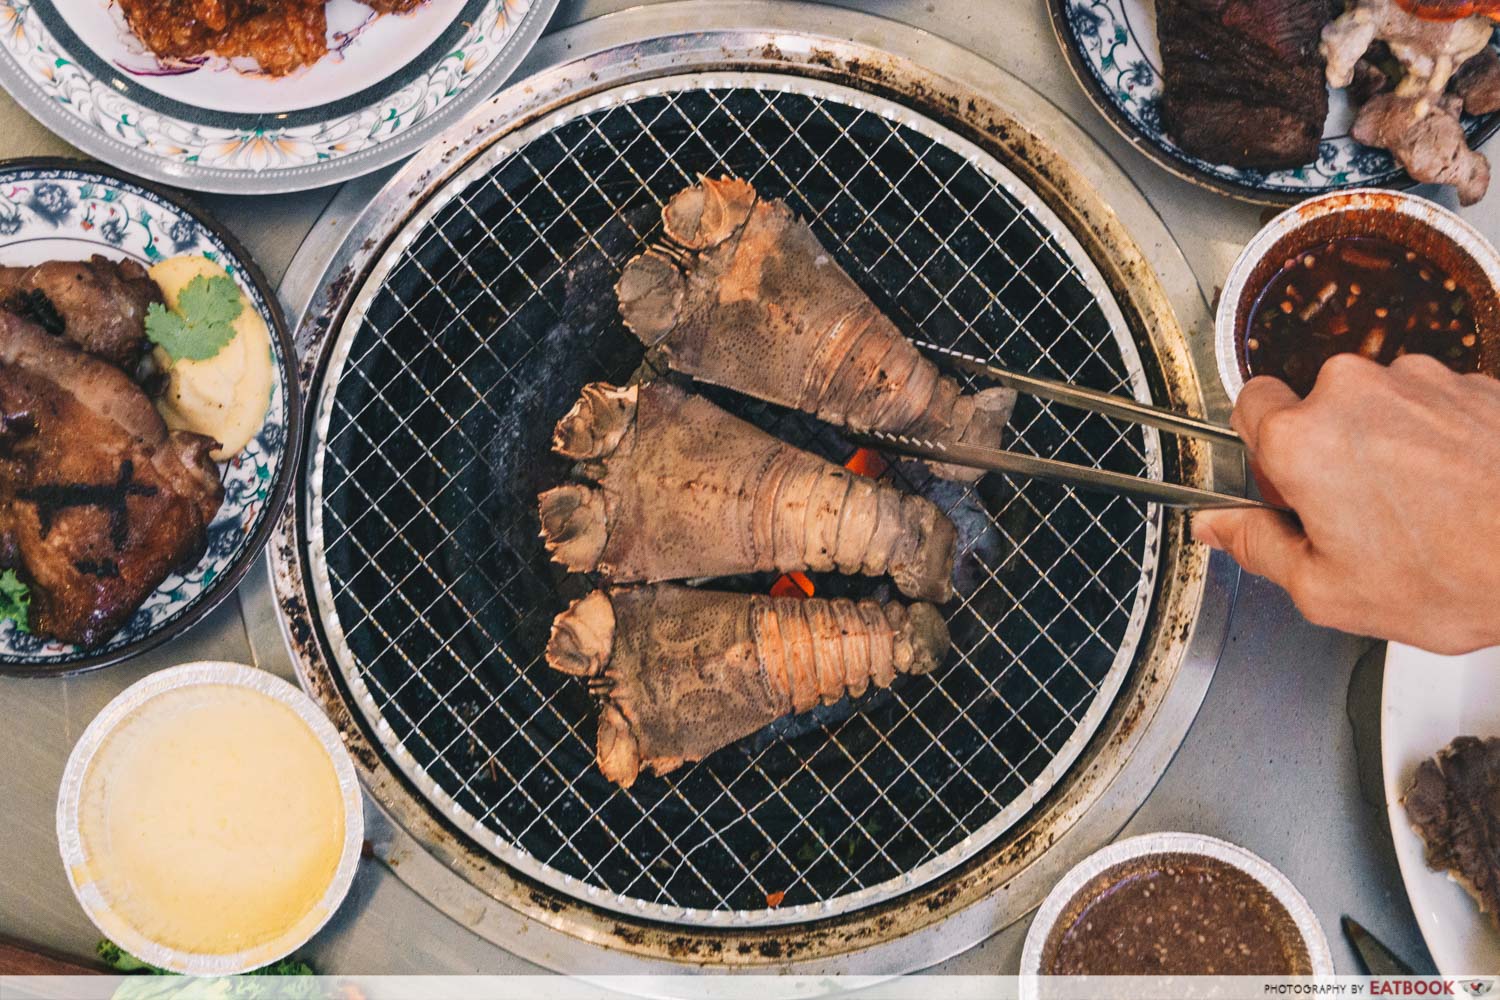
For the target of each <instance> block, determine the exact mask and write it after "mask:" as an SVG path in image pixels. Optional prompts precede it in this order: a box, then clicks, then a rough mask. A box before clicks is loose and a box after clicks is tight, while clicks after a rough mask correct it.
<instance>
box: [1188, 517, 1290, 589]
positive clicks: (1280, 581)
mask: <svg viewBox="0 0 1500 1000" xmlns="http://www.w3.org/2000/svg"><path fill="white" fill-rule="evenodd" d="M1193 538H1194V540H1196V541H1199V542H1202V543H1203V544H1204V545H1207V546H1209V547H1210V548H1214V549H1218V550H1220V551H1221V552H1228V553H1229V554H1230V556H1232V557H1233V558H1234V561H1235V562H1237V563H1239V564H1240V566H1241V567H1243V568H1244V570H1245V572H1247V573H1254V574H1255V575H1256V576H1263V577H1265V578H1266V579H1267V580H1270V581H1271V582H1272V583H1275V584H1277V585H1279V586H1280V587H1282V588H1283V589H1289V588H1290V585H1291V582H1292V579H1293V577H1294V576H1295V575H1296V573H1297V571H1298V569H1299V568H1300V567H1301V566H1302V565H1303V564H1304V563H1305V562H1306V561H1307V558H1308V555H1309V549H1308V545H1307V536H1306V535H1304V534H1303V533H1302V529H1301V528H1300V527H1298V526H1297V524H1296V522H1295V521H1293V520H1292V519H1291V518H1289V517H1287V516H1286V515H1284V514H1279V513H1277V512H1276V511H1272V510H1205V511H1199V512H1198V513H1196V514H1194V515H1193Z"/></svg>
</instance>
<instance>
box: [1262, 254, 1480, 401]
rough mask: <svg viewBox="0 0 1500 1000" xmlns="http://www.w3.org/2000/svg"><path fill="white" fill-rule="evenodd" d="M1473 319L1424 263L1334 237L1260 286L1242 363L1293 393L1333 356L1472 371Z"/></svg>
mask: <svg viewBox="0 0 1500 1000" xmlns="http://www.w3.org/2000/svg"><path fill="white" fill-rule="evenodd" d="M1474 312H1475V311H1474V303H1473V300H1472V298H1471V296H1470V295H1469V292H1468V290H1467V289H1465V288H1464V287H1463V286H1462V285H1460V284H1459V282H1458V281H1457V280H1455V278H1454V277H1453V276H1452V275H1450V274H1449V273H1448V272H1446V271H1444V270H1443V269H1442V268H1441V267H1439V266H1438V265H1437V264H1436V263H1434V262H1433V261H1432V260H1431V259H1430V258H1428V257H1426V256H1424V255H1422V254H1420V253H1417V252H1416V251H1414V250H1410V249H1408V248H1407V247H1405V246H1402V245H1401V244H1399V243H1393V242H1391V241H1390V240H1387V239H1383V238H1380V237H1376V236H1340V237H1337V238H1335V239H1332V240H1330V241H1328V242H1325V243H1320V244H1318V245H1316V246H1313V247H1310V248H1308V249H1306V250H1304V251H1302V252H1301V253H1300V254H1297V255H1296V256H1294V257H1290V258H1288V259H1287V260H1286V261H1285V262H1284V263H1283V264H1282V265H1281V269H1280V270H1279V271H1278V272H1277V273H1276V274H1275V275H1274V276H1273V277H1272V278H1271V280H1270V281H1269V282H1268V283H1267V284H1266V287H1265V290H1264V291H1262V292H1261V293H1260V297H1259V298H1257V299H1256V301H1255V305H1254V306H1253V307H1252V309H1251V311H1250V319H1249V322H1248V323H1247V324H1246V327H1245V337H1244V340H1243V350H1244V358H1245V365H1246V368H1247V369H1248V370H1249V372H1250V374H1252V375H1274V376H1276V377H1277V378H1279V379H1281V380H1282V381H1284V382H1286V383H1287V384H1288V385H1290V386H1291V387H1292V388H1293V389H1294V390H1296V392H1297V393H1298V394H1299V395H1303V396H1305V395H1307V394H1308V393H1309V392H1311V391H1312V388H1313V384H1314V383H1315V382H1316V381H1317V378H1318V370H1319V369H1321V368H1322V367H1323V363H1324V362H1325V361H1327V360H1328V359H1329V358H1331V357H1332V356H1333V355H1335V354H1346V353H1351V352H1352V353H1358V354H1361V355H1363V356H1364V357H1367V358H1369V359H1370V360H1372V361H1378V362H1380V363H1381V364H1390V363H1391V362H1392V361H1394V360H1396V358H1399V357H1401V356H1402V355H1403V354H1428V355H1431V356H1433V357H1435V358H1437V359H1438V360H1439V361H1441V362H1443V364H1445V365H1447V366H1448V367H1449V368H1452V369H1453V370H1454V371H1457V372H1473V371H1478V370H1479V367H1480V364H1479V359H1480V344H1479V334H1478V330H1477V328H1476V320H1475V316H1474Z"/></svg>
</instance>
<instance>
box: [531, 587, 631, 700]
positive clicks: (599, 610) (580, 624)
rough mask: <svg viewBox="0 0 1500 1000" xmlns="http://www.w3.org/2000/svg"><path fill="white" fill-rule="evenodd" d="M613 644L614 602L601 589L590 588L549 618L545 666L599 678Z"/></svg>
mask: <svg viewBox="0 0 1500 1000" xmlns="http://www.w3.org/2000/svg"><path fill="white" fill-rule="evenodd" d="M614 645H615V608H614V605H613V604H611V603H610V601H609V598H608V597H607V596H605V593H604V591H602V590H595V591H591V592H590V593H589V595H588V596H587V597H581V598H579V599H578V600H576V601H574V602H573V603H572V604H570V605H568V610H566V611H564V612H563V613H562V614H560V615H558V616H557V617H556V618H554V619H553V620H552V637H551V638H550V639H548V640H547V665H548V666H550V667H551V668H552V669H553V670H560V671H562V672H563V673H565V674H568V675H570V676H573V677H587V678H595V677H602V676H603V675H604V668H605V666H606V665H608V663H609V653H610V650H611V649H613V648H614Z"/></svg>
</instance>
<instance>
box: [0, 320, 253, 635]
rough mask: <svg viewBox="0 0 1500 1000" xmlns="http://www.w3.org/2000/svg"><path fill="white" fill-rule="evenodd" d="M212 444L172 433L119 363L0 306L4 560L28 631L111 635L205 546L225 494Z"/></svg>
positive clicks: (0, 544)
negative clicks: (27, 607)
mask: <svg viewBox="0 0 1500 1000" xmlns="http://www.w3.org/2000/svg"><path fill="white" fill-rule="evenodd" d="M214 447H215V442H214V441H213V440H211V439H209V438H206V437H203V436H202V435H198V434H187V433H182V432H174V433H170V434H169V433H168V432H167V428H166V425H165V424H164V423H162V419H161V417H160V415H158V414H157V412H156V408H155V407H154V406H152V405H151V401H150V400H149V399H148V398H147V397H146V394H145V393H144V392H143V391H142V390H141V389H140V387H139V386H137V385H136V384H135V383H134V382H132V381H131V380H130V378H129V377H127V376H126V375H125V373H124V372H122V371H120V369H118V368H116V367H114V366H113V365H110V364H108V363H106V362H104V361H100V360H99V359H97V358H94V357H91V356H90V355H88V354H85V353H83V352H82V351H79V350H78V349H77V348H75V347H73V346H72V345H71V344H69V343H68V342H67V341H65V340H63V339H62V338H60V337H55V336H52V335H51V334H49V333H47V332H46V331H44V330H42V329H41V328H40V327H38V326H36V325H34V324H32V323H28V322H26V321H24V320H22V319H20V318H18V317H16V316H14V315H12V314H10V313H5V312H0V567H3V568H14V569H17V570H19V571H20V573H21V575H22V577H23V578H24V579H25V581H26V583H27V584H28V585H29V586H30V587H31V595H32V605H31V616H30V626H31V629H32V631H33V632H34V633H36V634H38V635H43V636H54V637H56V638H58V639H61V640H63V641H66V642H72V643H77V644H79V645H82V646H92V645H97V644H98V643H100V642H103V641H104V640H106V639H108V638H109V637H110V636H111V635H113V634H114V633H115V632H116V631H118V630H119V628H120V626H121V625H123V624H124V623H125V622H126V620H127V619H129V617H130V616H131V614H133V613H134V612H135V609H136V608H138V607H140V604H141V602H142V601H143V600H145V599H146V596H147V595H148V594H150V593H151V591H153V590H155V589H156V587H157V585H158V584H160V583H161V581H162V580H163V579H165V578H166V576H167V574H168V573H170V572H172V571H173V570H175V569H178V568H180V567H183V566H185V565H190V564H192V563H193V562H195V561H196V560H197V559H198V557H199V556H200V555H201V554H202V551H203V546H204V543H205V541H206V539H207V528H208V525H209V523H210V522H211V521H212V520H213V518H214V515H215V514H216V513H217V512H218V509H219V504H220V503H221V502H222V500H223V498H224V489H223V486H222V485H221V484H220V482H219V470H218V467H217V466H216V465H215V464H214V463H213V461H212V459H210V458H209V452H210V451H211V450H213V448H214Z"/></svg>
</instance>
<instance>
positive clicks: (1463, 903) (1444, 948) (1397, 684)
mask: <svg viewBox="0 0 1500 1000" xmlns="http://www.w3.org/2000/svg"><path fill="white" fill-rule="evenodd" d="M1455 736H1480V737H1484V736H1500V648H1497V649H1488V650H1484V651H1482V652H1479V653H1471V654H1469V655H1468V656H1451V657H1450V656H1438V655H1436V654H1434V653H1424V652H1422V651H1421V650H1419V649H1413V648H1411V647H1410V646H1403V645H1401V644H1400V643H1394V642H1393V643H1391V645H1390V649H1389V650H1388V651H1387V652H1386V656H1385V687H1384V690H1383V692H1382V694H1381V709H1380V750H1381V754H1380V755H1381V762H1382V765H1383V767H1384V771H1385V798H1386V808H1387V811H1388V813H1389V815H1390V821H1391V839H1392V840H1393V841H1394V842H1395V845H1396V859H1397V860H1398V861H1399V862H1400V864H1401V878H1402V880H1403V881H1404V882H1405V883H1406V895H1407V896H1408V898H1410V900H1411V908H1412V910H1413V911H1415V913H1416V915H1417V924H1418V925H1419V926H1420V927H1421V928H1422V937H1423V939H1424V940H1426V942H1427V950H1428V951H1430V952H1431V953H1432V960H1433V961H1434V962H1435V963H1437V967H1438V971H1439V972H1441V973H1442V974H1443V975H1444V976H1473V975H1495V974H1500V932H1497V931H1496V930H1495V928H1494V926H1493V925H1492V924H1491V923H1490V919H1489V917H1486V916H1484V915H1483V914H1481V913H1480V912H1479V907H1478V906H1477V905H1476V904H1475V902H1474V900H1473V898H1472V897H1470V895H1469V894H1468V893H1467V892H1465V891H1464V890H1463V888H1462V887H1461V886H1459V884H1458V883H1457V882H1454V881H1453V880H1452V879H1450V878H1449V877H1448V876H1447V875H1445V874H1443V873H1441V872H1434V871H1430V870H1429V869H1428V867H1427V864H1426V862H1425V861H1424V860H1423V857H1422V853H1423V852H1422V841H1421V839H1420V838H1419V837H1418V836H1417V835H1416V833H1415V831H1413V830H1412V828H1411V824H1410V822H1409V821H1408V820H1407V818H1406V810H1405V809H1404V808H1402V806H1401V795H1402V793H1403V792H1404V791H1405V790H1406V787H1407V785H1409V784H1410V783H1411V778H1412V774H1413V773H1414V772H1415V771H1416V769H1417V765H1418V764H1420V763H1421V762H1422V761H1423V760H1425V759H1427V758H1428V757H1431V756H1432V755H1433V754H1435V753H1437V752H1438V751H1439V750H1441V749H1442V748H1443V747H1445V746H1447V745H1448V744H1449V743H1450V742H1452V740H1453V738H1454V737H1455Z"/></svg>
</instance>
